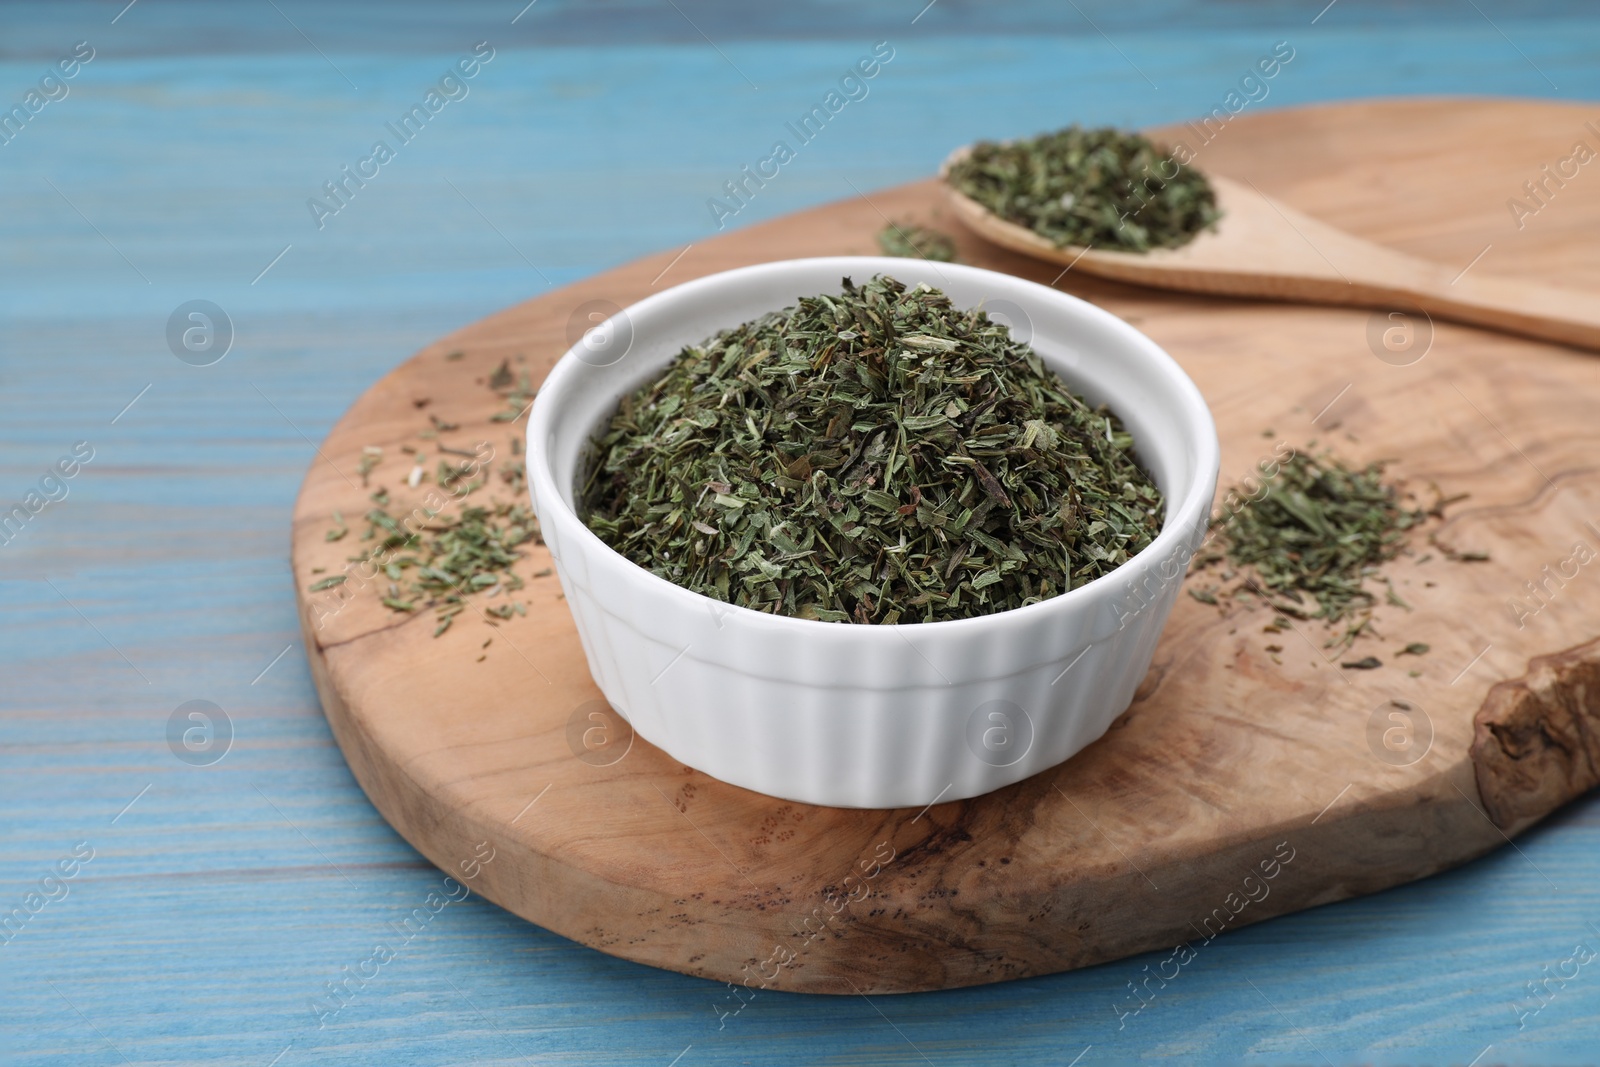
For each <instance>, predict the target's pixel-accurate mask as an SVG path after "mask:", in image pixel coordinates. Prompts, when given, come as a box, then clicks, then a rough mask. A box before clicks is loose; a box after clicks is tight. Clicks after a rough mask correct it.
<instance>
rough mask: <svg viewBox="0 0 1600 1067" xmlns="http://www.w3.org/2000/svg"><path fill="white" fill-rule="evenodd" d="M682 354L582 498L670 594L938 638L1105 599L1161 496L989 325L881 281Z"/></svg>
mask: <svg viewBox="0 0 1600 1067" xmlns="http://www.w3.org/2000/svg"><path fill="white" fill-rule="evenodd" d="M843 290H844V291H843V292H842V293H841V294H838V295H821V296H815V297H809V298H806V299H802V300H801V301H800V302H799V303H798V304H797V305H796V306H794V307H790V308H785V309H784V310H783V311H780V312H775V313H772V314H769V315H766V316H764V317H763V318H761V319H758V320H756V321H754V322H749V323H745V324H744V325H742V326H739V327H736V328H734V329H732V330H727V331H725V332H723V333H721V334H718V335H717V336H716V337H713V338H711V339H710V340H708V341H706V342H705V343H703V344H700V345H692V346H690V347H688V348H685V349H684V350H683V352H682V353H681V354H680V355H679V357H678V359H677V360H676V362H674V363H673V365H672V366H671V367H670V368H668V370H667V371H666V372H665V373H663V374H662V375H661V376H660V377H659V378H657V379H656V380H655V381H653V382H651V383H650V384H648V385H647V386H645V387H644V388H642V389H640V390H639V391H637V392H636V393H634V394H633V395H631V396H629V397H626V398H625V399H624V400H623V401H622V403H621V405H620V407H619V409H618V411H617V413H616V415H615V416H614V417H613V418H612V419H611V421H610V423H609V424H608V425H607V427H606V428H605V429H604V431H603V432H602V434H601V435H600V436H599V438H598V439H597V440H596V442H595V446H596V452H597V455H596V457H595V462H594V463H593V464H592V465H591V468H590V470H589V472H588V474H587V477H586V480H585V482H584V484H583V485H582V487H581V490H582V491H581V498H582V499H581V509H580V510H581V514H582V516H583V519H584V521H585V522H586V523H587V524H588V526H589V528H590V529H592V530H594V532H595V533H596V534H598V535H599V536H600V537H601V539H602V540H604V541H605V542H606V543H607V544H609V545H611V547H613V548H614V549H616V550H617V551H618V552H620V553H621V554H622V555H624V556H625V557H627V558H628V559H630V560H632V561H633V562H635V563H637V564H639V565H640V566H642V567H645V568H647V569H649V570H651V571H653V572H654V573H656V574H658V575H660V576H661V577H663V578H665V579H667V580H668V581H672V582H675V583H677V584H679V585H681V586H684V587H686V588H688V589H692V590H694V591H696V592H699V593H703V594H705V595H706V596H710V597H713V598H715V599H718V600H722V601H726V602H728V603H733V604H739V605H742V606H744V607H749V608H754V609H756V610H759V611H767V612H771V613H774V614H782V615H792V616H798V617H801V618H810V619H821V620H825V621H829V622H859V623H893V622H935V621H943V620H949V619H959V618H967V617H971V616H976V615H986V614H989V613H992V612H996V611H1002V610H1007V609H1010V608H1016V607H1022V606H1024V605H1026V604H1031V603H1035V602H1037V601H1040V600H1044V599H1046V598H1048V597H1052V596H1056V595H1058V594H1060V593H1062V592H1065V591H1066V590H1068V589H1070V588H1074V587H1076V586H1079V585H1083V584H1084V583H1085V582H1088V581H1091V580H1093V579H1095V578H1098V577H1100V576H1102V575H1104V574H1106V573H1108V572H1110V571H1111V570H1113V569H1114V568H1115V567H1117V566H1118V565H1119V564H1121V563H1123V562H1124V561H1126V560H1127V559H1128V558H1129V557H1131V556H1132V555H1134V554H1135V553H1137V552H1139V551H1140V550H1141V549H1143V548H1144V547H1145V546H1146V545H1148V544H1149V543H1150V541H1151V540H1152V539H1153V538H1154V537H1155V535H1156V534H1157V533H1158V532H1159V530H1160V525H1161V518H1162V512H1163V502H1162V498H1161V495H1160V492H1159V491H1158V490H1157V489H1156V487H1155V485H1154V484H1153V483H1152V482H1151V480H1150V478H1149V477H1148V476H1147V475H1146V474H1145V473H1144V471H1143V470H1141V469H1140V467H1139V466H1138V464H1137V462H1136V461H1135V459H1134V455H1133V440H1132V438H1131V437H1130V436H1129V435H1128V434H1127V433H1126V432H1125V431H1124V430H1123V429H1122V426H1121V423H1120V422H1118V421H1117V419H1116V417H1115V416H1114V415H1112V414H1111V413H1109V412H1107V411H1105V410H1104V409H1091V408H1090V407H1089V406H1088V405H1087V404H1086V403H1085V402H1084V401H1083V400H1082V399H1081V398H1079V397H1077V396H1075V395H1073V394H1072V392H1071V391H1070V390H1069V389H1068V388H1067V387H1066V386H1065V384H1064V383H1062V382H1061V380H1060V379H1059V378H1057V377H1056V376H1055V375H1054V374H1053V373H1051V372H1050V371H1049V370H1047V369H1046V368H1045V366H1044V365H1043V363H1042V362H1041V361H1040V359H1039V357H1038V355H1037V354H1036V353H1034V352H1033V351H1032V349H1030V348H1028V346H1026V345H1022V344H1018V343H1016V342H1015V341H1013V340H1012V339H1011V336H1010V334H1009V333H1008V332H1007V330H1006V328H1005V327H1004V326H1003V325H1001V324H999V323H996V322H993V321H991V320H990V319H989V318H988V316H987V315H986V314H984V313H983V312H982V311H981V310H975V311H961V310H958V309H956V308H955V307H954V306H952V304H951V303H950V300H949V299H948V298H947V297H946V296H944V295H943V294H942V293H940V292H938V291H937V290H934V289H930V288H929V287H927V286H925V285H923V286H918V287H916V288H914V289H908V288H907V287H906V286H905V285H903V284H902V283H900V282H898V281H895V280H894V279H892V278H886V277H878V278H874V279H872V281H870V282H868V283H866V284H865V285H861V286H856V285H853V284H852V283H851V281H850V280H849V279H848V278H847V279H845V280H844V283H843Z"/></svg>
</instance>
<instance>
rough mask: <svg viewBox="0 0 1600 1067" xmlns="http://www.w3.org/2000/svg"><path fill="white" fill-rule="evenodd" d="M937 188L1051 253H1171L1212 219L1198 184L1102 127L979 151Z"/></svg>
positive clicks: (985, 145) (1149, 148) (1208, 192)
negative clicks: (1069, 249)
mask: <svg viewBox="0 0 1600 1067" xmlns="http://www.w3.org/2000/svg"><path fill="white" fill-rule="evenodd" d="M945 180H946V181H947V182H949V183H950V185H951V186H953V187H954V188H955V189H956V190H957V191H959V192H961V193H964V194H965V195H966V196H968V197H970V198H972V199H973V200H976V201H977V202H978V203H980V204H982V205H983V206H984V207H986V208H988V209H989V210H990V211H992V212H993V213H994V214H996V215H998V216H1000V217H1001V218H1003V219H1005V220H1007V221H1008V222H1014V223H1016V224H1017V225H1019V226H1023V227H1026V228H1027V229H1030V230H1032V231H1033V232H1034V233H1036V234H1038V235H1039V236H1041V237H1044V238H1046V239H1047V240H1049V241H1050V242H1052V243H1053V244H1055V245H1056V246H1057V247H1058V248H1060V247H1065V246H1069V245H1070V246H1074V247H1079V248H1086V247H1091V246H1092V247H1094V248H1098V249H1101V250H1103V251H1123V252H1146V251H1149V250H1150V249H1152V248H1176V247H1178V246H1179V245H1183V244H1187V243H1188V242H1189V241H1190V240H1191V239H1192V238H1193V237H1194V236H1195V235H1196V234H1198V233H1199V232H1200V231H1201V230H1204V229H1205V228H1206V227H1208V226H1210V225H1212V224H1213V223H1215V222H1216V221H1217V219H1218V218H1220V217H1221V212H1220V211H1219V210H1218V208H1217V200H1216V194H1215V193H1214V192H1213V191H1212V188H1211V183H1210V182H1209V181H1207V180H1206V176H1205V175H1204V174H1201V173H1200V172H1199V171H1198V170H1196V169H1195V168H1193V167H1189V166H1183V165H1181V164H1179V163H1178V162H1177V161H1176V160H1174V159H1173V158H1172V157H1171V156H1170V155H1168V154H1166V153H1164V152H1163V151H1161V149H1159V148H1157V147H1156V146H1155V145H1154V144H1153V143H1152V142H1151V141H1150V140H1149V138H1147V137H1144V136H1142V135H1140V134H1137V133H1127V132H1125V131H1122V130H1117V129H1112V128H1109V127H1106V128H1101V129H1092V130H1086V129H1083V128H1081V127H1079V126H1076V125H1074V126H1069V127H1067V128H1066V129H1064V130H1058V131H1056V132H1055V133H1046V134H1040V135H1039V136H1038V137H1033V138H1030V139H1028V140H1022V141H1006V142H995V141H980V142H979V143H978V144H976V145H973V146H972V150H971V151H970V152H969V153H968V155H967V156H966V158H964V159H962V160H961V161H960V162H958V163H955V164H953V165H951V167H950V169H949V172H948V174H947V175H946V178H945Z"/></svg>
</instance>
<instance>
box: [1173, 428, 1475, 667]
mask: <svg viewBox="0 0 1600 1067" xmlns="http://www.w3.org/2000/svg"><path fill="white" fill-rule="evenodd" d="M1383 472H1384V465H1383V464H1382V463H1372V464H1368V465H1367V466H1365V467H1359V468H1357V467H1351V466H1348V465H1346V464H1345V463H1343V462H1341V461H1340V460H1338V459H1336V458H1335V457H1333V456H1332V455H1331V454H1328V453H1323V454H1321V455H1312V454H1310V453H1308V452H1295V453H1293V454H1292V455H1290V456H1289V458H1287V459H1285V460H1283V461H1282V463H1281V464H1278V465H1277V469H1276V473H1275V474H1274V475H1273V476H1271V477H1268V478H1265V479H1263V483H1262V486H1261V488H1260V490H1259V491H1258V492H1256V493H1253V494H1250V495H1249V496H1242V495H1240V494H1238V493H1234V494H1230V496H1229V499H1230V501H1236V502H1237V506H1236V507H1231V508H1229V509H1227V510H1225V511H1223V512H1222V513H1220V514H1218V515H1216V516H1215V517H1214V518H1213V519H1212V523H1211V529H1212V533H1213V537H1212V539H1211V543H1210V544H1209V545H1208V546H1207V547H1206V548H1204V549H1203V550H1202V551H1201V552H1200V553H1199V554H1197V555H1196V557H1195V561H1194V564H1193V569H1194V570H1195V571H1205V570H1208V569H1210V568H1214V567H1217V566H1219V565H1222V564H1226V565H1228V566H1229V567H1230V568H1232V569H1231V570H1229V571H1228V572H1227V573H1225V574H1224V575H1223V576H1222V577H1223V579H1224V580H1225V581H1229V580H1231V581H1232V582H1233V584H1232V585H1231V586H1229V587H1227V588H1226V589H1219V588H1218V587H1215V586H1212V587H1202V588H1200V589H1198V590H1191V592H1190V595H1191V596H1193V597H1195V599H1197V600H1201V601H1203V602H1204V603H1208V604H1216V603H1218V594H1219V592H1220V593H1221V594H1222V595H1225V596H1236V595H1246V596H1250V595H1253V596H1255V597H1258V598H1260V599H1261V600H1263V601H1265V602H1266V604H1267V605H1268V606H1270V607H1271V608H1272V609H1273V610H1275V611H1277V612H1280V613H1281V614H1283V615H1287V616H1290V617H1291V618H1296V619H1321V620H1323V621H1325V622H1327V623H1329V624H1330V625H1331V624H1335V623H1341V622H1344V623H1348V625H1347V626H1346V627H1345V629H1344V630H1343V632H1342V633H1341V634H1340V635H1339V636H1337V637H1336V638H1335V639H1334V640H1333V641H1331V642H1330V644H1338V645H1341V646H1345V647H1348V645H1349V644H1350V643H1351V642H1352V641H1353V640H1354V639H1355V637H1356V636H1357V635H1359V634H1360V633H1361V631H1362V630H1363V629H1365V628H1366V626H1367V624H1368V622H1369V620H1370V616H1371V611H1372V608H1373V607H1374V606H1375V605H1376V604H1377V603H1378V600H1377V597H1378V593H1377V592H1375V591H1374V590H1373V589H1372V588H1370V586H1371V585H1374V584H1377V585H1388V584H1389V583H1388V582H1387V581H1386V580H1385V579H1383V578H1382V577H1381V575H1380V568H1381V566H1382V564H1384V563H1386V562H1388V561H1389V560H1391V559H1393V558H1394V557H1395V556H1397V555H1398V554H1399V553H1400V551H1401V549H1402V548H1403V547H1404V546H1405V543H1406V540H1407V537H1408V533H1409V531H1410V530H1411V529H1412V528H1414V527H1416V526H1418V525H1420V524H1421V523H1422V522H1423V521H1424V520H1425V519H1426V518H1427V517H1428V515H1429V514H1430V513H1437V511H1438V509H1439V508H1440V507H1441V506H1442V504H1443V503H1444V502H1441V503H1440V504H1436V505H1435V506H1434V508H1433V509H1431V511H1430V510H1425V509H1422V508H1410V507H1406V506H1405V505H1404V504H1403V503H1402V501H1401V496H1400V491H1399V489H1398V488H1397V487H1396V486H1395V485H1393V484H1390V483H1388V482H1386V481H1385V480H1384V477H1383ZM1385 599H1386V600H1387V601H1388V602H1390V603H1394V604H1397V605H1399V606H1401V607H1404V606H1406V605H1405V603H1404V602H1403V601H1401V600H1400V599H1399V597H1398V596H1397V595H1396V594H1395V593H1394V589H1393V586H1392V585H1391V586H1389V588H1388V592H1387V594H1386V597H1385ZM1427 650H1428V646H1427V645H1425V644H1421V643H1414V644H1411V645H1408V646H1406V649H1405V651H1406V652H1408V653H1411V654H1417V655H1420V654H1422V653H1424V652H1426V651H1427ZM1342 666H1344V667H1351V668H1356V669H1362V670H1370V669H1373V668H1375V667H1378V666H1381V664H1380V663H1379V662H1378V661H1377V659H1376V658H1374V657H1371V656H1369V657H1366V658H1365V659H1362V660H1358V661H1355V662H1353V663H1344V664H1342Z"/></svg>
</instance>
